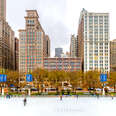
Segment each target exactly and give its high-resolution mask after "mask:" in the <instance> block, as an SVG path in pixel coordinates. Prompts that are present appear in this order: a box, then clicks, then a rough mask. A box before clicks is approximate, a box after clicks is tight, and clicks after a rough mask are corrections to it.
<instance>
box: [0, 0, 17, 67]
mask: <svg viewBox="0 0 116 116" xmlns="http://www.w3.org/2000/svg"><path fill="white" fill-rule="evenodd" d="M14 42H15V41H14V31H13V30H12V29H11V27H10V26H9V24H8V23H7V22H6V0H0V68H4V69H15V50H14V45H15V44H14Z"/></svg>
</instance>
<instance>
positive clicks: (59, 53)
mask: <svg viewBox="0 0 116 116" xmlns="http://www.w3.org/2000/svg"><path fill="white" fill-rule="evenodd" d="M61 54H63V49H62V48H55V57H59V58H60V57H61Z"/></svg>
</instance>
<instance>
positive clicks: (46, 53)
mask: <svg viewBox="0 0 116 116" xmlns="http://www.w3.org/2000/svg"><path fill="white" fill-rule="evenodd" d="M43 50H44V57H50V39H49V36H48V35H45V37H44V49H43Z"/></svg>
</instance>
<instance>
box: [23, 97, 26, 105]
mask: <svg viewBox="0 0 116 116" xmlns="http://www.w3.org/2000/svg"><path fill="white" fill-rule="evenodd" d="M23 102H24V106H26V104H27V99H26V98H24V100H23Z"/></svg>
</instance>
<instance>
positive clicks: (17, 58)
mask: <svg viewBox="0 0 116 116" xmlns="http://www.w3.org/2000/svg"><path fill="white" fill-rule="evenodd" d="M15 70H17V71H18V70H19V39H18V38H15Z"/></svg>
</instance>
